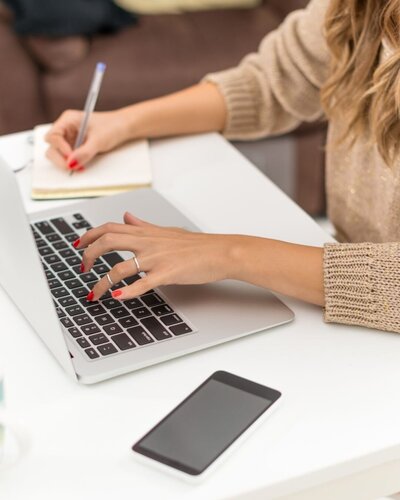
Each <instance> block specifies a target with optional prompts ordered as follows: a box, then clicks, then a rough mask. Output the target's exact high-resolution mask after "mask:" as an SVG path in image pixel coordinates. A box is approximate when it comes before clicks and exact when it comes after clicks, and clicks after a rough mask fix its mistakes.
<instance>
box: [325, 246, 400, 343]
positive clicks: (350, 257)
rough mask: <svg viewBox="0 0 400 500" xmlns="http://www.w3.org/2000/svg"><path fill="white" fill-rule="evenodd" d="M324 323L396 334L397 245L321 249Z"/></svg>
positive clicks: (399, 313)
mask: <svg viewBox="0 0 400 500" xmlns="http://www.w3.org/2000/svg"><path fill="white" fill-rule="evenodd" d="M324 286H325V321H327V322H333V323H344V324H347V325H359V326H367V327H369V328H377V329H379V330H386V331H391V332H397V333H400V243H397V242H396V243H338V244H335V243H328V244H326V245H325V247H324Z"/></svg>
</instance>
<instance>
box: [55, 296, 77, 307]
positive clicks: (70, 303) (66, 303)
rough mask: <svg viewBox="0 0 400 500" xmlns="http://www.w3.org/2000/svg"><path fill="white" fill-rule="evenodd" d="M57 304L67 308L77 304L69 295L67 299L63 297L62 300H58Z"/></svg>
mask: <svg viewBox="0 0 400 500" xmlns="http://www.w3.org/2000/svg"><path fill="white" fill-rule="evenodd" d="M58 303H59V304H60V306H63V307H68V306H73V305H74V304H76V303H77V302H76V300H75V299H74V298H73V297H71V295H68V297H63V298H62V299H60V300H59V301H58Z"/></svg>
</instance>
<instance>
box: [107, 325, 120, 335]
mask: <svg viewBox="0 0 400 500" xmlns="http://www.w3.org/2000/svg"><path fill="white" fill-rule="evenodd" d="M103 328H104V331H105V332H106V333H107V334H108V335H115V334H116V333H122V328H121V327H120V326H119V325H117V323H111V325H105V326H104V327H103Z"/></svg>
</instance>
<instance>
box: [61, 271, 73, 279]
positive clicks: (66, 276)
mask: <svg viewBox="0 0 400 500" xmlns="http://www.w3.org/2000/svg"><path fill="white" fill-rule="evenodd" d="M58 277H59V278H60V280H62V281H66V280H70V279H72V278H75V275H74V273H72V272H71V271H63V272H61V273H58Z"/></svg>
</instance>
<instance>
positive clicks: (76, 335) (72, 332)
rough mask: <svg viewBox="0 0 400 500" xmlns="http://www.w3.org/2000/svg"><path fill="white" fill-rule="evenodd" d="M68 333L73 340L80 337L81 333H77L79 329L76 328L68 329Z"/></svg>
mask: <svg viewBox="0 0 400 500" xmlns="http://www.w3.org/2000/svg"><path fill="white" fill-rule="evenodd" d="M68 331H69V333H70V334H71V335H72V336H73V337H74V338H78V337H82V333H81V332H80V331H79V328H77V327H76V326H73V327H72V328H68Z"/></svg>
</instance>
